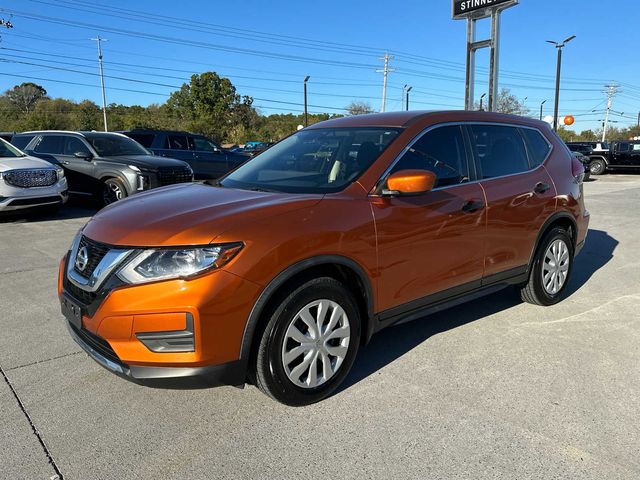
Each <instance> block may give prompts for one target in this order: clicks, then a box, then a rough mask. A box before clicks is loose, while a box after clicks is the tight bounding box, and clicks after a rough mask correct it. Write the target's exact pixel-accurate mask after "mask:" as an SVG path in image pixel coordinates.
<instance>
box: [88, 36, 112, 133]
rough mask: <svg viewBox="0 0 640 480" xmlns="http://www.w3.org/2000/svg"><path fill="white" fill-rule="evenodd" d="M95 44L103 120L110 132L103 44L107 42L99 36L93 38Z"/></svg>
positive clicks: (105, 128)
mask: <svg viewBox="0 0 640 480" xmlns="http://www.w3.org/2000/svg"><path fill="white" fill-rule="evenodd" d="M91 40H93V41H94V42H97V43H98V66H99V67H100V84H101V85H102V118H103V119H104V131H105V132H108V131H109V129H108V127H107V98H106V96H105V94H104V72H103V71H102V42H106V41H107V40H105V39H104V38H102V37H100V35H98V36H97V37H96V38H92V39H91Z"/></svg>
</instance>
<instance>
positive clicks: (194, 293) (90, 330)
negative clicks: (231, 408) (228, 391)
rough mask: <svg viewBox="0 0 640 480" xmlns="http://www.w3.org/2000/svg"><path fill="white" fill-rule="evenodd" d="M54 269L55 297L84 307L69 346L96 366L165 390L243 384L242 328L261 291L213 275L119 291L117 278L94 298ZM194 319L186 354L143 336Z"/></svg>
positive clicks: (62, 269)
mask: <svg viewBox="0 0 640 480" xmlns="http://www.w3.org/2000/svg"><path fill="white" fill-rule="evenodd" d="M66 263H67V260H66V257H65V258H64V259H63V260H62V261H61V263H60V273H59V277H58V293H59V296H60V298H61V300H63V299H64V298H65V297H70V299H71V300H72V301H73V302H74V303H76V304H77V305H78V306H80V307H81V309H82V318H81V322H80V323H81V328H78V327H76V326H75V325H71V324H69V322H68V321H66V320H65V322H66V323H67V324H68V328H69V331H70V334H71V336H72V337H73V338H74V340H75V341H76V342H77V343H78V344H79V345H80V346H81V347H82V348H83V350H85V352H87V353H88V354H89V356H90V357H91V358H93V359H94V360H95V361H96V362H98V363H99V364H100V365H101V366H103V367H104V368H106V369H107V370H109V371H111V372H112V373H115V374H116V375H118V376H120V377H122V378H125V379H127V380H130V381H132V382H135V383H138V384H141V385H146V386H152V387H163V388H200V387H209V386H216V385H243V384H244V382H245V377H246V359H241V358H240V349H241V343H242V338H243V334H244V328H245V325H246V322H247V319H248V318H249V315H250V312H251V308H252V306H253V302H254V299H255V298H257V296H258V295H259V291H260V287H259V286H258V285H255V284H253V283H252V282H248V281H246V280H244V279H242V278H240V277H238V276H237V275H233V274H231V273H228V272H225V271H224V270H219V271H215V272H212V273H209V274H207V275H203V276H201V277H198V278H194V279H191V280H169V281H163V282H156V283H150V284H144V285H125V284H122V283H121V282H120V283H118V279H117V278H115V275H113V276H112V278H110V279H107V280H106V281H105V282H104V284H103V287H101V289H99V290H98V291H97V292H95V293H94V294H92V295H89V296H85V297H84V298H83V297H82V295H80V294H81V293H82V291H79V290H78V289H77V288H76V287H74V286H73V285H72V284H70V282H69V280H68V279H67V277H66V270H67V268H66V266H67V265H66ZM185 316H186V317H187V318H190V319H192V320H191V321H192V322H193V327H192V328H193V335H194V348H193V349H192V350H191V351H169V350H167V351H153V350H151V348H150V347H149V346H148V345H147V344H145V343H143V341H142V340H141V338H142V336H143V335H141V334H148V333H150V332H175V331H179V330H184V329H185Z"/></svg>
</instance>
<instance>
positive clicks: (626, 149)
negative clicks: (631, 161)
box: [618, 142, 631, 153]
mask: <svg viewBox="0 0 640 480" xmlns="http://www.w3.org/2000/svg"><path fill="white" fill-rule="evenodd" d="M630 147H631V144H629V143H626V142H625V143H620V144H618V151H619V152H620V153H627V152H629V150H630Z"/></svg>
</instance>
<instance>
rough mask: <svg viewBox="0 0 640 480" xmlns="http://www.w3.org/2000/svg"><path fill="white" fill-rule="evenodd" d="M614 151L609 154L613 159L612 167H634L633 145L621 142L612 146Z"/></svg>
mask: <svg viewBox="0 0 640 480" xmlns="http://www.w3.org/2000/svg"><path fill="white" fill-rule="evenodd" d="M611 148H612V150H611V152H610V153H609V158H610V159H611V164H612V165H617V166H621V167H630V166H633V159H632V154H633V151H632V150H631V143H629V142H619V143H616V144H614V145H612V147H611Z"/></svg>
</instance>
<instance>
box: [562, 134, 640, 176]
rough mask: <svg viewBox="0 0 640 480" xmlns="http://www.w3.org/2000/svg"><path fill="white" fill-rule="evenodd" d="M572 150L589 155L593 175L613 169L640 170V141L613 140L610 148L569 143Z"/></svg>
mask: <svg viewBox="0 0 640 480" xmlns="http://www.w3.org/2000/svg"><path fill="white" fill-rule="evenodd" d="M567 145H568V147H569V149H570V150H572V151H579V152H581V153H583V154H585V155H587V156H588V157H589V170H590V171H591V174H592V175H602V174H604V173H605V172H607V171H613V170H640V141H637V140H630V141H622V142H611V143H610V144H609V145H608V147H609V149H608V150H595V149H588V148H587V147H592V145H593V144H591V143H588V142H585V143H571V144H567Z"/></svg>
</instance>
